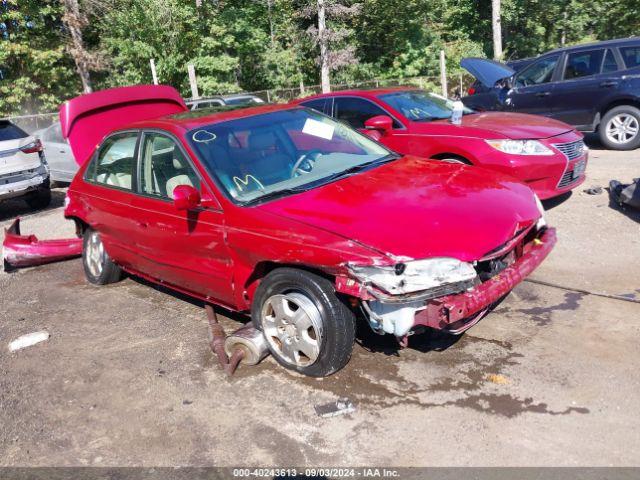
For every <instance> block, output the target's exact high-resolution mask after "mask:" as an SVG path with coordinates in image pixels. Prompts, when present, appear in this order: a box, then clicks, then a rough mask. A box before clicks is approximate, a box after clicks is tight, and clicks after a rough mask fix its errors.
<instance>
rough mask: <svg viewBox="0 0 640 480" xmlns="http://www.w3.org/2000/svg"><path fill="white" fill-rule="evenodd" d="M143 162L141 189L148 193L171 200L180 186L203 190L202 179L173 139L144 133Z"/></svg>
mask: <svg viewBox="0 0 640 480" xmlns="http://www.w3.org/2000/svg"><path fill="white" fill-rule="evenodd" d="M141 152H142V162H141V164H140V174H139V178H140V189H139V191H140V192H141V193H143V194H145V195H149V196H152V197H157V198H162V199H167V200H172V199H173V190H174V189H175V188H176V187H177V186H178V185H190V186H192V187H194V188H196V189H198V190H199V189H200V178H199V177H198V175H197V174H196V172H195V171H194V170H193V168H192V167H191V164H190V163H189V162H188V161H187V159H186V157H185V155H184V153H182V150H181V149H180V148H179V147H178V146H177V145H176V143H175V142H174V140H173V139H171V138H170V137H168V136H166V135H162V134H160V133H145V134H144V140H143V142H142V150H141Z"/></svg>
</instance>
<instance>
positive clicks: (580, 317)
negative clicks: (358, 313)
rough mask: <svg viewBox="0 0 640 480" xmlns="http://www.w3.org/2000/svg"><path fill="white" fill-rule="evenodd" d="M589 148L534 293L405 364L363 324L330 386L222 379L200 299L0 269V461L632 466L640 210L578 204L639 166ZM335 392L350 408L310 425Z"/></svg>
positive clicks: (605, 201)
mask: <svg viewBox="0 0 640 480" xmlns="http://www.w3.org/2000/svg"><path fill="white" fill-rule="evenodd" d="M592 147H593V150H592V152H591V161H590V164H589V167H588V169H587V176H588V178H587V181H586V183H585V184H584V185H583V186H582V187H580V188H579V189H578V190H577V191H576V192H574V193H573V194H572V195H570V196H568V197H565V198H562V199H559V200H555V201H552V202H547V205H546V206H547V208H548V214H547V221H548V223H550V224H552V225H554V226H556V227H557V228H558V235H559V243H558V245H557V247H556V249H555V250H554V252H553V253H552V254H551V256H550V257H549V258H548V259H547V261H546V262H545V264H544V265H543V266H542V267H541V268H540V269H539V270H537V271H536V272H535V274H534V275H533V277H532V281H527V282H525V283H523V284H522V285H520V286H519V287H518V288H516V290H515V291H514V292H513V293H512V294H511V295H510V296H509V297H508V298H507V299H506V300H505V301H504V302H503V303H502V304H501V305H500V306H499V307H498V308H497V310H496V311H494V312H493V313H492V314H490V315H489V316H487V317H486V318H485V319H484V320H483V321H482V322H480V324H478V325H477V326H475V327H474V328H473V329H471V330H470V331H469V332H468V333H467V334H465V335H463V336H462V337H447V336H439V335H435V334H432V335H421V336H416V337H413V338H412V342H411V344H410V348H408V349H406V350H402V351H398V350H397V348H396V347H395V345H394V342H393V341H392V340H390V339H388V340H389V341H383V339H381V338H380V337H376V336H374V335H370V334H367V332H366V330H363V331H362V333H361V334H360V339H359V342H358V345H356V347H355V351H354V356H353V359H352V361H351V363H350V364H349V365H348V366H347V368H345V369H344V370H343V371H341V372H339V373H338V374H336V375H334V376H332V377H330V378H327V379H321V380H315V379H309V378H303V377H301V376H298V375H295V374H292V373H290V372H288V371H286V370H284V369H283V368H281V367H279V366H278V365H277V364H276V362H275V361H273V360H272V359H271V358H268V359H266V360H265V361H263V362H262V363H261V364H260V365H258V366H256V367H246V366H241V367H240V369H239V371H238V372H237V374H236V376H234V377H233V378H231V379H227V378H226V377H225V376H224V375H223V374H222V373H221V371H220V370H219V368H218V367H217V365H216V363H215V361H214V357H213V355H212V353H211V352H210V351H209V348H208V345H207V323H206V317H205V314H204V310H203V309H202V308H201V305H199V304H198V303H197V302H191V301H189V300H188V299H185V298H182V297H180V296H175V295H172V294H170V293H169V292H166V291H163V290H161V289H158V288H153V287H151V286H149V285H147V284H146V283H144V282H142V281H140V280H135V279H131V278H129V279H126V280H125V281H123V282H121V283H118V284H115V285H112V286H108V287H99V288H96V287H93V286H90V285H89V284H87V283H86V282H85V280H84V277H83V273H82V268H81V264H80V261H79V260H73V261H69V262H64V263H59V264H53V265H48V266H44V267H39V268H32V269H25V270H20V271H18V272H16V273H13V274H10V275H9V274H1V275H0V298H1V299H2V306H3V308H2V311H1V312H0V425H1V426H2V427H1V428H0V465H5V466H7V465H10V466H35V465H37V466H48V465H55V466H77V465H103V466H106V465H109V466H130V465H144V466H171V465H218V466H238V465H254V466H268V465H275V466H286V465H290V466H291V465H297V466H301V465H313V466H327V465H387V466H424V465H430V466H436V465H447V466H454V465H456V466H457V465H459V466H468V465H474V466H492V465H513V466H522V465H528V466H547V465H562V466H574V465H583V466H586V465H589V466H607V465H625V466H634V465H635V466H637V465H639V464H640V453H639V451H638V448H637V446H638V445H640V419H639V418H638V415H637V407H638V405H639V404H640V398H639V397H640V394H639V392H640V388H639V387H640V370H639V369H638V368H637V366H638V364H639V363H640V348H638V344H639V343H640V268H638V266H639V264H640V262H639V259H640V215H638V214H633V213H631V212H623V211H620V210H619V209H617V208H613V207H612V206H611V205H610V203H609V198H608V196H607V193H606V192H604V193H603V194H601V195H594V196H592V195H587V194H585V193H583V192H582V190H583V188H587V187H589V186H592V185H600V186H606V185H607V184H608V181H609V180H610V179H612V178H616V179H618V180H621V181H623V182H630V181H631V179H632V178H634V177H638V176H640V153H638V152H608V151H604V150H600V149H599V147H598V145H597V144H593V145H592ZM63 197H64V191H63V190H57V191H56V193H55V196H54V208H51V209H49V210H47V211H43V212H38V213H35V214H33V213H29V212H28V210H27V209H26V207H24V206H22V204H21V202H18V201H13V202H6V203H3V204H0V224H1V225H2V226H3V227H5V226H6V225H8V223H9V222H10V220H11V219H12V218H13V217H14V216H15V215H16V214H21V215H25V218H24V221H23V231H24V232H27V233H36V234H38V235H39V236H40V237H41V238H55V237H60V236H64V235H72V233H73V226H72V225H71V224H69V223H68V222H65V221H64V220H63V218H62V210H61V204H62V201H63ZM536 282H545V283H547V284H549V285H542V284H540V283H536ZM236 320H237V318H236ZM236 320H232V319H229V318H227V319H225V320H224V324H225V326H226V327H227V329H228V330H230V329H232V328H233V327H234V326H237V325H238V323H237V321H236ZM41 329H47V330H48V331H49V332H50V333H51V338H50V340H49V341H48V342H46V343H43V344H39V345H37V346H34V347H31V348H28V349H25V350H23V351H20V352H18V353H14V354H10V353H9V352H8V349H7V343H8V342H9V341H10V340H12V339H13V338H15V337H17V336H19V335H21V334H25V333H29V332H32V331H36V330H41ZM339 396H346V397H349V398H350V399H352V400H353V402H354V403H355V404H356V406H357V411H356V412H355V413H353V414H350V415H347V416H342V417H334V418H329V419H320V418H318V417H317V416H316V415H315V412H314V408H313V407H314V405H316V404H319V403H323V402H328V401H332V400H335V399H336V398H337V397H339Z"/></svg>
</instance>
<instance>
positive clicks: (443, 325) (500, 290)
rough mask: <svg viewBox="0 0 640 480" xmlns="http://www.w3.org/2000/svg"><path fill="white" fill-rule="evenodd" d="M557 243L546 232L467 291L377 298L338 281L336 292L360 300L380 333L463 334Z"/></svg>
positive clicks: (551, 230)
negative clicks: (425, 329)
mask: <svg viewBox="0 0 640 480" xmlns="http://www.w3.org/2000/svg"><path fill="white" fill-rule="evenodd" d="M555 243H556V231H555V229H554V228H545V229H544V230H542V231H541V232H539V233H538V234H537V236H536V237H535V238H534V239H533V240H532V241H530V242H528V243H526V244H525V245H523V247H522V254H521V255H520V256H519V257H518V258H517V259H516V260H515V261H514V262H513V263H512V264H511V265H509V266H508V267H506V268H504V269H503V270H502V271H500V273H498V274H496V275H495V276H493V277H492V278H490V279H488V280H486V281H485V282H483V283H480V284H478V285H476V286H474V287H472V288H469V289H468V290H466V291H463V292H461V293H456V294H450V295H444V296H440V297H437V298H428V299H425V298H424V295H422V296H420V295H409V296H405V297H404V298H403V299H402V300H399V299H393V298H384V299H381V298H376V297H375V296H373V295H371V293H370V291H368V290H367V289H366V287H365V286H363V285H361V284H359V283H356V282H354V281H353V280H350V279H347V278H346V277H338V278H337V279H336V290H338V291H340V292H341V293H345V294H349V295H352V296H356V297H358V298H360V300H361V304H362V306H363V310H364V311H365V314H366V316H367V318H368V320H369V323H370V325H371V327H372V328H373V329H374V330H375V331H377V332H378V333H391V334H393V335H395V336H396V337H398V338H399V339H401V340H402V339H404V340H406V337H407V335H409V334H410V332H411V331H413V330H414V329H415V328H416V327H418V326H424V327H430V328H434V329H437V330H444V331H447V332H449V333H452V334H460V333H462V332H464V331H466V330H467V329H469V328H471V327H472V326H473V325H475V324H476V323H477V322H478V321H479V320H480V319H481V318H482V317H483V316H484V314H485V313H486V312H487V311H488V310H489V309H490V308H491V306H492V305H493V304H495V303H496V302H497V301H499V300H500V299H501V298H502V297H504V296H505V295H507V294H508V293H509V292H510V291H511V290H512V289H513V288H514V287H515V286H516V285H518V284H519V283H520V282H522V281H523V280H524V279H525V278H526V277H527V276H528V275H530V274H531V272H533V271H534V270H535V269H536V268H537V267H538V266H539V265H540V264H541V263H542V261H543V260H544V259H545V258H546V257H547V255H548V254H549V253H550V252H551V250H552V249H553V247H554V245H555Z"/></svg>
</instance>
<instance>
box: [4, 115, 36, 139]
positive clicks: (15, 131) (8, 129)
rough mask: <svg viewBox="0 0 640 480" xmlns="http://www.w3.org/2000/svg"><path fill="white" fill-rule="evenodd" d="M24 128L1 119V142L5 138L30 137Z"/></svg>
mask: <svg viewBox="0 0 640 480" xmlns="http://www.w3.org/2000/svg"><path fill="white" fill-rule="evenodd" d="M28 136H29V135H27V134H26V133H25V131H24V130H22V129H21V128H19V127H16V126H15V125H14V124H13V123H11V122H7V121H6V120H4V121H2V120H0V142H3V141H5V140H17V139H19V138H25V137H28Z"/></svg>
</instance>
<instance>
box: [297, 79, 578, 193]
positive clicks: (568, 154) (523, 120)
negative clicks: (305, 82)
mask: <svg viewBox="0 0 640 480" xmlns="http://www.w3.org/2000/svg"><path fill="white" fill-rule="evenodd" d="M295 103H298V104H301V105H305V106H308V107H311V108H314V109H316V110H318V111H320V112H323V113H325V114H327V115H331V116H333V117H335V118H337V119H338V120H342V121H344V122H346V123H347V124H349V125H351V126H352V127H353V128H357V129H359V130H362V131H365V130H368V131H369V133H370V134H371V135H373V136H374V138H376V139H378V140H379V141H380V142H382V143H383V144H385V145H387V146H388V147H390V148H392V149H393V150H395V151H396V152H400V153H403V154H405V155H418V156H420V157H425V158H434V159H438V160H449V161H456V162H462V163H467V164H472V165H480V166H483V167H487V168H491V169H492V170H497V171H499V172H503V173H506V174H508V175H511V176H513V177H515V178H517V179H519V180H520V181H522V182H524V183H526V184H527V185H529V187H531V188H532V189H533V191H535V192H536V193H537V194H538V196H539V197H540V198H541V199H547V198H551V197H555V196H557V195H560V194H562V193H565V192H568V191H569V190H571V189H573V188H575V187H577V186H578V185H580V184H581V183H582V182H584V178H585V176H584V172H585V168H586V166H587V156H588V153H587V148H586V146H585V144H584V142H583V140H582V139H583V136H582V134H581V133H579V132H577V131H576V130H574V129H573V128H572V127H570V126H569V125H567V124H565V123H562V122H559V121H557V120H551V119H549V118H545V117H540V116H537V115H526V114H521V113H504V112H485V113H475V112H473V111H472V110H469V109H468V108H465V109H464V111H463V113H464V115H463V118H462V123H461V124H459V125H458V124H452V123H451V122H450V121H449V120H450V118H451V113H452V111H453V107H452V103H453V102H451V101H450V100H447V99H445V98H442V97H440V96H438V95H434V94H432V93H427V92H424V91H422V90H416V89H406V88H396V89H386V90H352V91H343V92H334V93H330V94H324V95H316V96H313V97H309V98H305V99H302V100H296V101H295Z"/></svg>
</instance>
